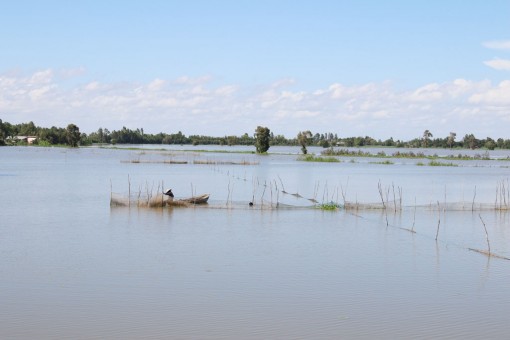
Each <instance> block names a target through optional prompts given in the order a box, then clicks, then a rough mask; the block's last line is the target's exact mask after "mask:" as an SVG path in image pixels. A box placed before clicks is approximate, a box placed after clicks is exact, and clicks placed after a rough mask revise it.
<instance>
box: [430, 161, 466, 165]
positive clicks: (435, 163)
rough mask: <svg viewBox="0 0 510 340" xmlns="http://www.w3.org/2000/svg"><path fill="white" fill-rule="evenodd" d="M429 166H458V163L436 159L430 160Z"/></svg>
mask: <svg viewBox="0 0 510 340" xmlns="http://www.w3.org/2000/svg"><path fill="white" fill-rule="evenodd" d="M429 166H459V165H458V164H455V163H451V162H450V163H444V162H438V161H434V160H432V161H430V162H429Z"/></svg>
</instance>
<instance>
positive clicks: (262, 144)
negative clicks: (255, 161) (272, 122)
mask: <svg viewBox="0 0 510 340" xmlns="http://www.w3.org/2000/svg"><path fill="white" fill-rule="evenodd" d="M270 136H271V131H270V130H269V129H268V128H267V127H262V126H257V129H256V130H255V149H256V150H257V153H264V152H267V150H269V141H270Z"/></svg>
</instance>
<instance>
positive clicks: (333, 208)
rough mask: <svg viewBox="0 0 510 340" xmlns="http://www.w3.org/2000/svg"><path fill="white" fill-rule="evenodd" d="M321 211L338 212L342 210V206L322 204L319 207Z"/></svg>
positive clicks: (333, 203)
mask: <svg viewBox="0 0 510 340" xmlns="http://www.w3.org/2000/svg"><path fill="white" fill-rule="evenodd" d="M317 207H318V208H319V209H321V210H337V209H340V204H338V203H335V202H329V203H322V204H319V205H318V206H317Z"/></svg>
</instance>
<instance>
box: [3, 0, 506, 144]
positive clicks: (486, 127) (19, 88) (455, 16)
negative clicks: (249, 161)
mask: <svg viewBox="0 0 510 340" xmlns="http://www.w3.org/2000/svg"><path fill="white" fill-rule="evenodd" d="M509 17H510V1H508V0H506V1H498V0H491V1H486V0H485V1H480V0H470V1H456V0H442V1H436V0H427V1H421V0H416V1H403V0H399V1H398V0H393V1H389V0H388V1H382V0H380V1H376V0H372V1H368V0H364V1H363V0H362V1H354V0H351V1H340V0H338V1H284V0H281V1H264V0H262V1H219V0H218V1H10V2H6V3H4V4H2V5H1V6H0V21H1V22H2V29H1V30H0V41H1V43H2V53H0V119H3V120H4V121H9V122H12V123H20V122H26V121H29V120H32V121H34V123H36V124H37V125H41V126H51V125H57V126H65V125H67V124H68V123H70V122H73V123H75V124H77V125H78V126H79V127H80V128H81V130H82V131H84V132H92V131H94V130H96V129H97V128H99V127H107V128H109V129H120V128H122V126H126V127H129V128H137V127H143V128H144V129H145V131H147V132H152V133H157V132H160V131H163V132H175V131H177V130H181V131H182V132H183V133H185V134H205V135H224V134H236V135H240V134H243V133H244V132H248V133H250V134H251V133H253V131H254V130H255V128H256V126H257V125H265V126H268V127H269V128H270V129H271V130H272V131H273V132H274V133H275V134H284V135H286V136H294V135H296V134H297V132H298V131H300V130H305V129H310V130H312V132H314V133H315V132H320V133H323V132H334V133H338V134H339V135H341V136H354V135H363V136H364V135H369V136H373V137H375V138H381V139H385V138H389V137H394V138H397V139H399V138H401V139H408V138H414V137H418V136H420V135H421V134H422V132H423V131H424V130H425V129H429V130H430V131H431V132H432V133H433V134H434V136H437V137H440V136H446V135H448V134H449V132H450V131H454V132H457V135H458V136H459V135H463V134H465V133H474V134H475V135H476V136H477V137H486V136H491V137H504V138H510V130H508V129H506V128H505V124H508V123H509V121H510V84H509V83H510V81H509V79H510V46H508V45H510V25H509V24H508V18H509ZM507 130H508V131H507Z"/></svg>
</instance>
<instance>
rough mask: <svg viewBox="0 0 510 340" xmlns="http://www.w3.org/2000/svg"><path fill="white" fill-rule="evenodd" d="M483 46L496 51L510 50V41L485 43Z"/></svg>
mask: <svg viewBox="0 0 510 340" xmlns="http://www.w3.org/2000/svg"><path fill="white" fill-rule="evenodd" d="M483 46H485V47H487V48H492V49H495V50H510V40H492V41H486V42H484V43H483Z"/></svg>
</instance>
